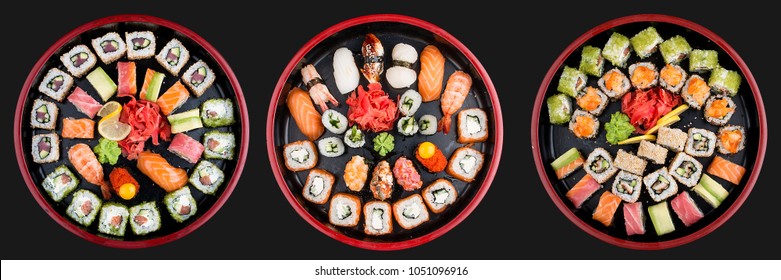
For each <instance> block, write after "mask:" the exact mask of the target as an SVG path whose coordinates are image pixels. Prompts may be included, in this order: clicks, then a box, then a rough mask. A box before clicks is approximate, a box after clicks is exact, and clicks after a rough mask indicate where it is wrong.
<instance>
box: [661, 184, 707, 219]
mask: <svg viewBox="0 0 781 280" xmlns="http://www.w3.org/2000/svg"><path fill="white" fill-rule="evenodd" d="M670 205H671V206H672V207H673V211H675V214H677V215H678V218H679V219H681V221H682V222H683V224H684V225H686V226H687V227H688V226H691V225H693V224H694V223H696V222H697V221H699V220H700V219H702V217H705V215H704V214H702V211H701V210H700V208H697V204H695V203H694V200H693V199H692V197H691V196H689V193H688V192H682V193H680V194H678V196H676V197H675V198H673V200H672V201H671V202H670Z"/></svg>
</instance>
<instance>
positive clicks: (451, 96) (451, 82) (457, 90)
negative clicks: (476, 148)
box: [437, 71, 472, 134]
mask: <svg viewBox="0 0 781 280" xmlns="http://www.w3.org/2000/svg"><path fill="white" fill-rule="evenodd" d="M471 88H472V77H470V76H469V74H467V73H465V72H463V71H456V72H453V74H451V75H450V78H448V79H447V85H446V86H445V91H444V92H443V93H442V101H441V103H440V105H441V106H440V107H442V114H443V116H442V119H441V120H439V125H438V126H437V131H443V132H444V133H445V134H447V133H448V132H450V123H451V122H452V121H453V119H452V118H451V116H453V115H454V114H455V113H456V111H458V109H461V106H463V105H464V100H466V96H467V95H468V94H469V90H470V89H471Z"/></svg>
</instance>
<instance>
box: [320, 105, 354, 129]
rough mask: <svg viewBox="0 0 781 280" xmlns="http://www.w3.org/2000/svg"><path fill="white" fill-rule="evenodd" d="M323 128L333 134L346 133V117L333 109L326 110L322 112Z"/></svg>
mask: <svg viewBox="0 0 781 280" xmlns="http://www.w3.org/2000/svg"><path fill="white" fill-rule="evenodd" d="M322 122H323V126H325V129H328V131H330V132H331V133H333V134H342V133H344V132H345V131H347V126H348V124H347V117H345V116H344V115H342V113H339V111H336V110H334V109H328V110H325V112H323V116H322Z"/></svg>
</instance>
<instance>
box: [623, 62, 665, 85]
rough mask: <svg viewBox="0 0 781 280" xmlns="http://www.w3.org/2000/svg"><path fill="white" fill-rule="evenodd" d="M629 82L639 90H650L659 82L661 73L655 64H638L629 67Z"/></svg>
mask: <svg viewBox="0 0 781 280" xmlns="http://www.w3.org/2000/svg"><path fill="white" fill-rule="evenodd" d="M629 80H630V81H631V82H632V86H634V87H635V88H637V89H641V90H645V89H649V88H651V87H652V86H655V85H656V84H657V83H658V82H659V72H657V71H656V66H654V64H653V63H650V62H638V63H635V64H632V65H630V66H629Z"/></svg>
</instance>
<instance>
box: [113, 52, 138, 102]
mask: <svg viewBox="0 0 781 280" xmlns="http://www.w3.org/2000/svg"><path fill="white" fill-rule="evenodd" d="M117 76H118V77H117V80H118V82H119V87H118V88H117V96H119V97H122V96H136V91H137V88H136V63H135V62H132V61H129V62H117Z"/></svg>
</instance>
